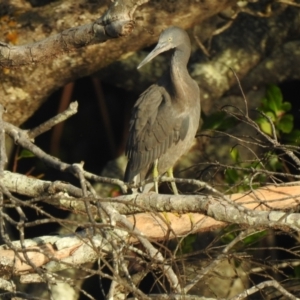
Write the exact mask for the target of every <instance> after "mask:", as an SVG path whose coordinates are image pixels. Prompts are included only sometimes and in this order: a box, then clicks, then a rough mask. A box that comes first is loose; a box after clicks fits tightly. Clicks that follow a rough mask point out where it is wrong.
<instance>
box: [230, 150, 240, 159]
mask: <svg viewBox="0 0 300 300" xmlns="http://www.w3.org/2000/svg"><path fill="white" fill-rule="evenodd" d="M230 156H231V158H232V159H233V161H234V162H238V161H239V157H240V154H239V150H238V149H237V148H236V147H235V148H232V149H231V150H230Z"/></svg>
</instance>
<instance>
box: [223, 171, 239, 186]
mask: <svg viewBox="0 0 300 300" xmlns="http://www.w3.org/2000/svg"><path fill="white" fill-rule="evenodd" d="M225 180H226V182H227V183H229V184H234V183H236V182H237V181H238V180H239V174H238V172H237V170H235V169H227V170H225Z"/></svg>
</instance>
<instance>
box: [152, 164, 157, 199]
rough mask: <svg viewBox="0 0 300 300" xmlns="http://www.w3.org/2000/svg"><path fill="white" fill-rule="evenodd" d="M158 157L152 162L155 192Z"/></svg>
mask: <svg viewBox="0 0 300 300" xmlns="http://www.w3.org/2000/svg"><path fill="white" fill-rule="evenodd" d="M157 166H158V159H156V160H155V161H154V164H153V181H154V189H155V193H157V194H158V168H157Z"/></svg>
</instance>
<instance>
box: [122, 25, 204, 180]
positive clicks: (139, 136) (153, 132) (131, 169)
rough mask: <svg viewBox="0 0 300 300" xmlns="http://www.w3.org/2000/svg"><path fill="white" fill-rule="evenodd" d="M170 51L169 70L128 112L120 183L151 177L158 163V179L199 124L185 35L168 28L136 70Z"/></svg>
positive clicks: (196, 92)
mask: <svg viewBox="0 0 300 300" xmlns="http://www.w3.org/2000/svg"><path fill="white" fill-rule="evenodd" d="M171 49H173V50H172V51H173V54H172V58H171V65H170V70H169V71H168V72H166V73H165V74H164V76H163V77H161V78H160V79H159V81H158V82H157V83H156V84H153V85H151V86H150V87H149V88H148V89H147V90H146V91H145V92H143V93H142V94H141V95H140V97H139V99H138V100H137V102H136V104H135V105H134V107H133V110H132V116H131V121H130V129H129V138H128V141H127V146H126V155H127V157H128V164H127V168H126V172H125V178H124V180H125V182H132V181H133V180H135V182H136V183H138V182H140V181H142V180H144V179H145V178H147V177H149V176H150V175H151V170H152V167H153V163H154V161H155V160H156V159H158V172H159V174H160V175H162V174H163V173H165V172H166V171H167V170H168V169H170V168H172V167H173V165H174V164H175V163H176V161H177V160H178V159H179V158H180V157H181V156H182V155H183V154H184V153H185V152H187V151H188V150H189V149H190V147H191V145H192V143H193V140H194V137H195V134H196V132H197V129H198V126H199V119H200V92H199V87H198V85H197V83H196V82H195V81H194V80H193V79H192V78H191V77H190V75H189V73H188V71H187V68H186V66H187V62H188V59H189V57H190V52H191V45H190V39H189V37H188V35H187V33H186V32H185V31H184V30H183V29H181V28H178V27H170V28H168V29H166V30H165V31H163V32H162V33H161V35H160V38H159V41H158V44H157V46H156V47H155V48H154V49H153V51H152V52H151V53H150V54H149V55H148V56H147V57H146V58H145V59H144V60H143V62H142V63H141V64H140V65H139V66H138V68H140V67H141V66H143V65H144V64H146V63H147V62H149V61H150V60H151V59H153V58H154V57H155V56H157V55H158V54H160V53H162V52H164V51H168V50H171Z"/></svg>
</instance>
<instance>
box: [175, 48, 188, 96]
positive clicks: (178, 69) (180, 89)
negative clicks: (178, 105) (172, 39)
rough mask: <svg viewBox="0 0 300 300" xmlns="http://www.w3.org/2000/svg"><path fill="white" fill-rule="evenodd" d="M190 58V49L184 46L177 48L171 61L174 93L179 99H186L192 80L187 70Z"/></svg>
mask: <svg viewBox="0 0 300 300" xmlns="http://www.w3.org/2000/svg"><path fill="white" fill-rule="evenodd" d="M189 57H190V49H189V48H188V47H187V46H185V45H182V47H180V48H176V49H175V51H174V53H173V55H172V59H171V67H170V77H171V83H172V85H173V86H172V87H173V91H174V94H175V95H174V96H176V97H175V98H177V99H182V98H183V97H184V98H185V97H186V96H187V95H186V89H187V86H188V84H189V82H190V81H191V80H192V78H191V77H190V74H189V73H188V70H187V63H188V60H189Z"/></svg>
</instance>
